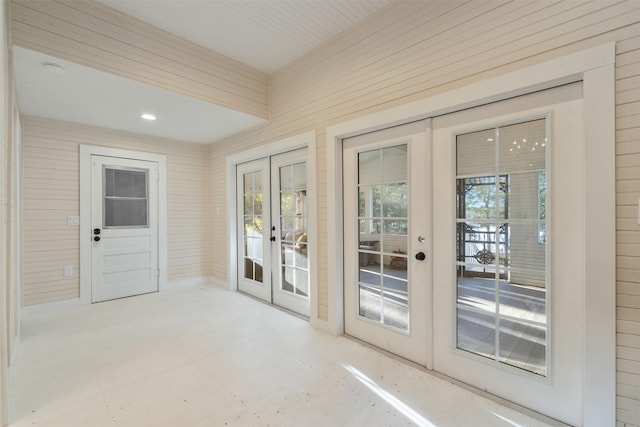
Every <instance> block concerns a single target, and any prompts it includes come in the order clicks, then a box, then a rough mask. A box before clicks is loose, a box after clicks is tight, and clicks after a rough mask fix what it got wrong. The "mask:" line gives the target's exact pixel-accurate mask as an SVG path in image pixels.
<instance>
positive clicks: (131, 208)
mask: <svg viewBox="0 0 640 427" xmlns="http://www.w3.org/2000/svg"><path fill="white" fill-rule="evenodd" d="M147 173H148V170H140V169H119V168H113V167H108V166H105V167H104V169H103V180H104V183H103V195H104V197H103V228H142V227H148V226H149V217H148V209H149V200H148V198H147V191H148V189H147V183H148V180H147Z"/></svg>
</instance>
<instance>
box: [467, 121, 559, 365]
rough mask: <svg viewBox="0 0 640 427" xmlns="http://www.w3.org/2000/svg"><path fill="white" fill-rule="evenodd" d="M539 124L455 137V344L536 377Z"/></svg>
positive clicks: (541, 342) (542, 279)
mask: <svg viewBox="0 0 640 427" xmlns="http://www.w3.org/2000/svg"><path fill="white" fill-rule="evenodd" d="M546 129H547V126H546V120H545V119H539V120H533V121H527V122H523V123H518V124H515V125H510V126H502V127H495V128H491V129H486V130H482V131H478V132H473V133H467V134H462V135H457V137H456V189H457V190H456V199H457V208H458V213H457V215H456V217H457V218H456V222H457V234H456V242H457V264H456V268H457V270H458V275H457V276H458V281H457V294H458V306H457V318H458V322H457V346H458V348H459V349H462V350H466V351H469V352H471V353H475V354H478V355H481V356H484V357H488V358H490V359H492V360H495V361H497V362H499V363H504V364H508V365H511V366H515V367H518V368H521V369H524V370H526V371H528V372H531V373H534V374H537V375H541V376H546V373H547V369H548V368H547V360H546V330H547V323H546V315H545V313H546V306H547V283H546V277H547V274H546V272H547V271H546V270H547V268H546V245H545V241H544V235H543V236H541V235H540V233H541V231H540V230H546V220H545V218H546V215H545V209H546V204H545V200H546V193H547V186H546V142H547V135H546ZM480 159H482V160H483V161H480ZM541 238H542V240H541ZM469 319H475V321H474V322H472V321H470V320H469ZM495 331H499V333H498V334H496V333H495ZM496 348H498V349H500V351H499V352H496V351H495V349H496ZM488 349H491V351H488Z"/></svg>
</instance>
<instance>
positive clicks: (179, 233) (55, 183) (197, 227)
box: [22, 117, 211, 305]
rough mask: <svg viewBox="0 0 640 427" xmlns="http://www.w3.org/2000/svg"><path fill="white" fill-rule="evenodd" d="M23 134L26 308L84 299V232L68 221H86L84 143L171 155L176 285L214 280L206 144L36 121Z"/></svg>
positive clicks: (171, 269) (171, 250)
mask: <svg viewBox="0 0 640 427" xmlns="http://www.w3.org/2000/svg"><path fill="white" fill-rule="evenodd" d="M23 129H24V134H23V146H24V159H23V166H24V167H23V191H22V196H23V211H24V221H23V285H22V301H23V304H24V305H32V304H39V303H44V302H53V301H59V300H65V299H70V298H78V297H79V292H80V281H79V274H78V272H79V267H80V265H79V263H80V233H79V227H77V226H75V227H74V226H67V215H79V209H80V193H79V191H80V189H79V145H80V144H87V145H96V146H103V147H112V148H122V149H128V150H134V151H144V152H150V153H158V154H164V155H166V156H167V182H168V184H167V186H168V188H167V201H168V207H167V210H168V211H167V216H168V236H167V240H168V248H167V250H168V263H169V265H168V274H169V277H168V280H169V283H171V282H175V281H177V280H181V279H189V278H197V277H206V276H209V275H210V273H209V271H210V259H211V253H210V242H209V239H208V237H209V235H210V233H209V226H208V221H207V216H208V210H207V197H208V195H207V168H208V165H207V155H206V154H207V149H208V147H207V146H206V145H198V144H193V143H187V142H180V141H172V140H163V139H159V138H153V137H143V136H139V135H134V134H128V133H124V132H116V131H109V130H104V129H98V128H94V127H89V126H81V125H76V124H72V123H65V122H58V121H52V120H46V119H41V118H34V117H25V118H24V119H23ZM65 265H71V266H73V268H74V271H75V272H76V273H75V274H74V275H73V277H63V274H62V273H63V268H64V266H65Z"/></svg>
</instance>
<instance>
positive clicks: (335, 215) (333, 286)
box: [316, 42, 616, 426]
mask: <svg viewBox="0 0 640 427" xmlns="http://www.w3.org/2000/svg"><path fill="white" fill-rule="evenodd" d="M576 81H583V83H584V105H585V111H584V121H585V135H586V138H585V152H586V158H585V160H584V161H585V170H587V171H592V170H598V171H599V172H600V173H598V174H594V173H587V174H586V176H584V177H583V180H584V183H585V188H586V189H587V191H586V196H585V207H588V209H584V207H581V208H583V209H584V210H583V212H582V213H583V214H584V215H585V245H586V248H587V250H586V252H585V255H584V256H585V261H586V271H585V277H586V282H585V294H584V304H585V307H584V308H585V313H586V314H585V319H584V325H585V331H588V333H585V336H584V337H583V339H584V343H585V348H584V355H583V357H584V373H583V413H582V420H583V425H585V426H599V425H610V424H614V423H615V419H616V409H615V407H616V391H615V385H616V379H615V373H616V365H615V356H616V354H615V332H616V299H615V292H616V291H615V288H616V287H615V277H616V262H615V254H616V245H615V43H614V42H610V43H606V44H603V45H600V46H596V47H593V48H590V49H586V50H583V51H579V52H575V53H572V54H569V55H566V56H563V57H559V58H556V59H552V60H550V61H546V62H543V63H539V64H536V65H532V66H529V67H526V68H523V69H520V70H516V71H512V72H509V73H506V74H503V75H500V76H496V77H493V78H490V79H486V80H483V81H480V82H477V83H473V84H470V85H466V86H463V87H460V88H457V89H453V90H451V91H448V92H445V93H441V94H437V95H434V96H432V97H429V98H425V99H421V100H418V101H415V102H412V103H408V104H405V105H400V106H398V107H394V108H390V109H387V110H384V111H379V112H376V113H372V114H369V115H367V116H363V117H359V118H356V119H353V120H350V121H347V122H344V123H339V124H336V125H333V126H329V127H327V133H326V135H327V136H326V154H327V195H328V197H327V263H328V275H327V281H328V284H327V286H328V289H327V294H328V318H327V319H323V320H319V321H318V322H316V326H317V327H319V328H321V329H323V330H324V331H327V332H329V333H332V334H335V335H339V334H342V333H344V283H343V266H342V259H343V249H342V241H343V218H342V211H343V204H342V201H343V194H342V140H343V139H344V138H347V137H350V136H355V135H359V134H363V133H367V132H373V131H376V130H380V129H384V128H388V127H391V126H396V125H400V124H403V123H408V122H412V121H416V120H421V119H425V118H429V117H436V116H439V115H442V114H446V113H450V112H454V111H459V110H463V109H466V108H472V107H476V106H480V105H484V104H489V103H492V102H497V101H500V100H504V99H508V98H512V97H515V96H519V95H524V94H528V93H533V92H536V91H539V90H542V89H548V88H551V87H554V86H559V85H562V84H567V83H572V82H576ZM332 193H333V195H332V196H330V195H331V194H332ZM596 229H598V230H605V233H598V236H595V235H591V236H590V233H588V230H596ZM591 234H594V233H591Z"/></svg>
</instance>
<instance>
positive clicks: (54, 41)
mask: <svg viewBox="0 0 640 427" xmlns="http://www.w3.org/2000/svg"><path fill="white" fill-rule="evenodd" d="M11 18H12V35H13V43H15V44H17V45H19V46H22V47H25V48H28V49H32V50H36V51H39V52H43V53H46V54H49V55H52V56H55V57H58V58H61V59H66V60H69V61H71V62H75V63H78V64H81V65H86V66H88V67H92V68H95V69H98V70H102V71H106V72H109V73H113V74H116V75H119V76H122V77H125V78H129V79H132V80H137V81H140V82H143V83H147V84H150V85H154V86H158V87H162V88H164V89H167V90H171V91H174V92H177V93H180V94H183V95H187V96H191V97H193V98H197V99H201V100H203V101H207V102H211V103H213V104H217V105H221V106H223V107H227V108H231V109H234V110H237V111H241V112H243V113H247V114H252V115H254V116H257V117H261V118H268V115H269V108H268V102H269V99H268V96H269V95H268V93H269V91H268V76H267V75H266V74H265V73H263V72H261V71H258V70H255V69H253V68H251V67H248V66H246V65H244V64H241V63H239V62H237V61H234V60H232V59H229V58H227V57H224V56H222V55H219V54H217V53H214V52H212V51H210V50H208V49H205V48H203V47H201V46H199V45H196V44H194V43H190V42H188V41H186V40H184V39H181V38H179V37H176V36H174V35H171V34H169V33H167V32H165V31H162V30H160V29H158V28H156V27H153V26H151V25H148V24H146V23H143V22H142V21H139V20H137V19H134V18H132V17H130V16H128V15H125V14H123V13H120V12H118V11H115V10H113V9H111V8H109V7H107V6H104V5H102V4H101V3H98V2H94V1H86V0H84V1H82V0H68V1H67V0H60V1H58V0H55V1H40V0H13V1H12V2H11Z"/></svg>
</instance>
